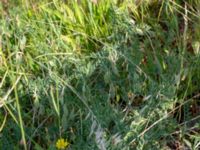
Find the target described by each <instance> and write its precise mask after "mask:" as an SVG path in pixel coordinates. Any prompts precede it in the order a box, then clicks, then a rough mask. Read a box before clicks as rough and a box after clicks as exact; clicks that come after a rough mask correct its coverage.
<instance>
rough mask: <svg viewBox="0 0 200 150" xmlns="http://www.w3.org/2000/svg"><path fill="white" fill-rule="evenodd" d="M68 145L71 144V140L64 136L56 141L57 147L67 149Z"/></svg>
mask: <svg viewBox="0 0 200 150" xmlns="http://www.w3.org/2000/svg"><path fill="white" fill-rule="evenodd" d="M67 146H69V142H68V141H67V140H64V139H63V138H60V139H58V140H57V142H56V147H57V148H58V149H65V148H66V147H67Z"/></svg>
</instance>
